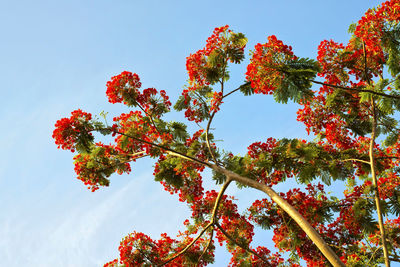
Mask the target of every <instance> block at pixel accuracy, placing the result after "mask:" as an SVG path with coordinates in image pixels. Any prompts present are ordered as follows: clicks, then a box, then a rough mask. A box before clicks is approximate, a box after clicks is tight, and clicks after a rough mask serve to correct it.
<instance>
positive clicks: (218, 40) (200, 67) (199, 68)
mask: <svg viewBox="0 0 400 267" xmlns="http://www.w3.org/2000/svg"><path fill="white" fill-rule="evenodd" d="M230 32H231V30H229V26H228V25H225V26H223V27H218V28H215V29H214V31H213V33H212V35H211V36H210V37H209V38H208V39H207V42H206V46H205V47H204V48H203V49H200V50H198V51H197V52H196V53H194V54H190V56H188V57H187V58H186V70H187V72H188V74H189V83H190V84H191V85H193V86H194V87H192V88H190V90H196V89H197V87H200V86H205V85H209V84H210V82H209V81H208V79H207V73H206V70H207V67H209V66H208V63H207V57H208V56H209V55H210V54H211V53H212V52H214V51H216V50H218V52H220V51H221V52H222V51H223V50H224V48H225V47H224V46H226V45H227V42H228V39H227V35H228V33H230ZM243 49H244V47H243ZM221 67H222V66H221Z"/></svg>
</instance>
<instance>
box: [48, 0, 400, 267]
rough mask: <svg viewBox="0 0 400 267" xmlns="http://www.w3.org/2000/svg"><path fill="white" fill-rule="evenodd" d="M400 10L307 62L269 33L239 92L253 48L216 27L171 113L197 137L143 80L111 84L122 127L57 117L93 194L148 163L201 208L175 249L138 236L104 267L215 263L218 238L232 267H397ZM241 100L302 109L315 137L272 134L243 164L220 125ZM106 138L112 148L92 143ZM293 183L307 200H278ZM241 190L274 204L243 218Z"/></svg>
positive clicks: (295, 194) (288, 196)
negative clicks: (280, 189) (226, 146)
mask: <svg viewBox="0 0 400 267" xmlns="http://www.w3.org/2000/svg"><path fill="white" fill-rule="evenodd" d="M399 10H400V1H398V0H392V1H387V2H385V3H383V4H382V5H381V6H379V7H377V8H375V9H370V10H368V11H367V12H366V13H365V15H364V16H363V17H362V18H361V19H360V20H359V21H358V22H357V23H356V24H354V25H351V26H350V30H349V31H350V33H351V34H352V36H351V38H350V40H349V42H348V44H346V45H344V44H340V43H336V42H334V41H332V40H330V41H326V40H325V41H323V42H321V44H320V46H319V47H318V57H317V60H313V59H309V58H301V57H297V56H296V55H294V53H293V51H292V47H291V46H288V45H285V44H284V43H283V42H282V41H280V40H278V39H277V37H275V36H269V37H268V40H267V42H266V43H264V44H257V45H256V46H255V48H254V50H253V51H252V52H251V60H250V64H249V65H248V66H247V72H246V80H245V81H244V83H243V84H242V85H240V86H239V87H237V88H236V89H234V90H231V91H227V89H226V82H227V81H228V79H229V71H228V66H229V64H240V63H241V62H242V61H243V59H244V57H245V50H244V49H245V46H246V43H247V39H246V38H245V36H244V35H243V34H242V33H235V32H233V31H231V30H230V29H229V27H228V26H224V27H220V28H216V29H215V30H214V32H213V34H212V35H211V37H210V38H208V39H207V42H206V46H205V47H204V48H203V49H201V50H199V51H197V52H196V53H194V54H191V55H190V56H189V57H188V58H187V62H186V68H187V71H188V74H189V81H188V84H187V86H186V87H185V89H184V90H183V92H182V95H181V96H180V97H179V99H178V100H177V102H176V103H175V105H174V109H175V110H176V111H184V112H185V117H186V118H187V119H188V121H190V122H195V123H197V124H198V125H199V127H200V130H198V131H196V132H194V133H192V134H191V133H189V132H188V130H187V126H186V124H184V123H182V122H175V121H171V122H168V121H165V120H164V119H163V115H165V114H166V113H167V112H170V109H171V106H172V104H171V102H170V100H169V97H168V96H167V95H166V92H164V91H162V90H161V91H157V90H156V89H154V88H147V89H144V90H142V89H141V83H140V79H139V77H138V75H137V74H133V73H131V72H128V71H124V72H122V73H121V74H119V75H117V76H114V77H112V78H111V80H110V81H109V82H108V83H107V92H106V94H107V97H108V100H109V102H111V103H123V104H125V105H127V106H128V107H131V108H132V109H133V110H132V111H131V112H129V113H127V114H121V115H120V116H117V117H115V118H113V124H112V125H108V124H107V122H101V121H99V120H96V119H93V118H92V115H91V114H90V113H86V112H83V111H81V110H75V111H73V112H72V113H71V116H70V117H69V118H63V119H60V120H59V121H57V123H56V125H55V126H56V129H55V130H54V132H53V138H54V139H55V142H56V144H57V145H58V147H59V148H62V149H66V150H71V152H75V151H77V152H78V154H77V155H75V156H74V164H75V172H76V173H77V175H78V179H80V180H81V181H83V182H84V183H85V185H87V186H88V188H89V189H91V190H92V191H96V190H97V189H99V187H100V186H108V185H109V177H110V176H111V175H112V174H113V173H115V172H117V173H119V174H122V173H129V172H130V171H131V163H134V162H136V161H137V160H139V159H140V158H142V157H150V158H153V159H154V161H155V165H154V177H155V180H156V181H158V182H160V183H161V184H162V185H163V186H164V188H165V190H167V191H169V192H171V193H178V194H179V199H180V201H182V202H186V203H187V204H188V205H189V207H190V208H191V210H192V216H191V218H190V220H189V219H188V220H186V221H185V222H184V225H185V226H186V230H185V231H183V232H181V233H180V234H179V236H178V237H177V238H176V239H173V238H171V237H169V236H168V235H167V234H163V235H162V236H161V238H160V239H159V240H153V239H151V238H150V237H149V236H147V235H145V234H143V233H138V232H134V233H131V234H129V235H128V236H127V237H125V238H124V239H123V240H122V241H121V244H120V246H119V252H120V257H119V259H116V260H114V261H111V262H109V263H107V264H106V265H105V266H119V265H120V264H122V265H124V266H191V265H196V266H206V265H207V264H209V263H212V262H213V260H214V255H213V251H214V249H215V245H214V243H215V237H216V240H218V242H219V243H220V244H221V245H222V244H225V245H226V246H227V249H228V250H229V251H230V252H231V254H232V259H231V265H232V266H250V265H251V266H286V265H289V266H299V264H300V262H299V259H303V260H304V261H306V262H307V264H308V265H309V266H326V265H328V263H330V264H332V265H333V266H344V264H346V265H347V266H375V265H378V264H381V263H385V265H386V266H390V261H397V262H400V257H399V256H398V254H397V253H398V252H399V249H400V235H399V232H400V217H399V215H400V177H399V174H398V171H399V163H400V140H399V133H400V132H399V129H398V126H397V124H398V120H397V119H396V117H398V112H399V111H400V80H399V77H400V76H399V72H400V51H399V49H400V45H399V44H400V25H399V21H400V12H399ZM317 77H319V78H317ZM314 85H316V87H318V86H319V88H316V87H313V86H314ZM313 89H314V90H313ZM240 92H241V93H243V94H244V95H245V96H250V95H257V94H265V95H273V97H274V98H275V100H276V101H277V102H280V103H287V102H288V101H289V100H291V101H294V102H296V103H298V104H300V105H301V108H300V109H299V111H298V113H297V115H298V120H299V121H301V122H303V123H304V124H305V125H306V129H307V131H308V133H309V134H310V133H312V134H313V136H314V137H315V139H314V141H306V140H301V139H285V138H284V139H280V140H277V139H275V138H272V137H270V138H266V140H265V141H264V142H255V143H253V144H250V145H249V146H248V153H247V154H246V155H244V156H240V155H234V154H233V153H232V152H226V151H221V150H220V149H218V147H217V146H216V144H215V139H214V136H213V134H212V131H211V129H212V128H211V125H212V122H213V119H214V117H215V115H216V114H217V113H218V112H219V110H220V108H222V107H223V105H222V104H223V102H224V101H227V100H228V99H229V96H230V95H231V94H233V93H240ZM96 132H98V133H101V134H103V135H111V136H113V137H114V142H113V143H110V144H103V143H101V142H95V141H94V139H95V138H94V133H96ZM205 168H210V169H212V171H213V175H212V179H213V180H214V181H215V183H217V184H221V185H222V186H221V190H220V191H219V192H216V191H206V192H204V189H203V187H202V179H203V177H202V172H203V171H204V170H205ZM288 179H295V180H296V182H297V183H299V184H303V185H304V187H305V190H301V189H300V188H293V189H290V190H289V191H287V192H286V193H276V192H275V191H274V190H273V187H274V186H275V185H276V184H279V183H284V182H285V181H286V180H288ZM233 181H235V182H236V183H237V185H238V186H239V187H241V188H243V189H244V190H245V188H247V187H252V188H255V189H257V190H260V191H263V192H265V193H266V194H267V195H268V196H269V199H260V200H257V201H255V202H254V203H253V204H252V205H251V206H250V207H249V208H248V211H247V213H246V214H240V213H239V212H238V209H237V206H236V204H235V203H234V199H233V198H231V197H229V196H227V195H226V194H225V190H226V188H227V187H228V186H229V185H230V184H231V183H232V182H233ZM332 181H345V182H346V190H345V191H344V192H343V196H341V194H340V192H336V193H337V195H336V196H332V195H329V194H328V193H327V192H326V189H325V187H326V186H329V185H330V184H331V182H332ZM323 184H325V185H323ZM383 217H386V221H384V219H383ZM254 225H256V226H260V227H262V228H265V229H272V230H273V232H274V237H273V241H274V242H275V246H276V247H277V248H278V249H279V253H271V251H270V250H269V249H268V248H266V247H262V246H259V247H256V248H253V247H252V245H251V243H252V237H253V235H254V231H253V230H254ZM214 236H215V237H214ZM294 251H295V252H296V253H291V254H290V257H289V258H288V259H286V260H285V259H284V258H283V256H284V255H283V253H285V252H294Z"/></svg>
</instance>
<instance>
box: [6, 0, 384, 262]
mask: <svg viewBox="0 0 400 267" xmlns="http://www.w3.org/2000/svg"><path fill="white" fill-rule="evenodd" d="M381 2H382V1H377V0H371V1H365V0H352V1H349V0H346V1H345V0H326V1H321V0H318V1H317V0H313V1H312V0H310V1H305V0H303V1H295V0H284V1H270V0H259V1H256V0H248V1H243V0H241V1H237V0H229V1H228V0H222V1H217V0H214V1H211V0H205V1H188V0H186V1H178V0H174V1H161V0H160V1H154V0H147V1H135V0H130V1H128V0H125V1H122V0H113V1H110V0H109V1H105V0H96V1H77V0H69V1H50V0H49V1H44V0H36V1H22V0H21V1H19V0H16V1H5V0H0V33H1V39H0V40H1V41H0V77H1V85H0V90H1V98H0V99H1V100H0V101H1V105H0V119H1V131H0V151H1V152H2V153H1V154H0V203H1V208H2V209H1V213H0V259H1V260H0V265H1V266H78V267H79V266H89V267H90V266H101V265H102V264H104V263H105V262H107V261H109V260H112V259H114V258H115V257H117V255H118V250H117V249H118V245H119V241H120V240H121V239H122V238H123V237H124V236H125V235H127V234H128V233H130V232H132V231H134V230H136V231H141V232H144V233H146V234H148V235H150V236H152V237H153V238H159V236H160V233H162V232H167V233H168V234H169V235H170V236H173V237H174V236H175V234H176V233H177V231H178V230H179V229H183V225H182V222H183V220H184V219H185V218H186V217H187V216H188V215H189V210H188V208H187V207H186V206H185V205H184V204H182V203H180V202H178V200H177V198H176V197H175V196H170V195H169V193H167V192H165V191H163V190H162V187H161V185H160V184H158V183H155V182H154V181H153V178H152V171H153V170H152V168H151V166H152V162H150V161H146V160H143V161H140V162H139V164H135V165H134V166H132V170H133V171H132V173H131V174H130V175H125V176H119V175H114V176H113V177H112V180H111V186H110V187H108V188H102V189H100V190H98V191H97V192H95V193H91V192H90V191H88V190H87V189H86V188H85V186H84V185H83V183H81V182H80V181H78V180H77V179H76V178H75V177H76V176H75V173H74V171H73V164H72V154H71V153H70V152H68V151H61V150H57V148H56V145H55V144H54V141H53V139H52V138H51V134H52V131H53V128H54V123H55V122H56V120H58V119H59V118H61V117H66V116H69V114H70V112H71V111H72V110H75V109H77V108H81V109H83V110H85V111H88V112H91V113H93V114H99V113H100V112H101V111H102V110H106V111H110V115H111V116H112V115H118V114H119V113H121V112H124V111H126V109H125V108H124V107H123V106H120V105H112V104H109V103H108V102H107V100H106V97H105V83H106V82H107V80H109V79H110V77H111V76H114V75H116V74H119V73H120V72H121V71H124V70H128V71H132V72H136V73H137V74H138V75H139V76H140V77H141V80H142V83H143V86H144V87H145V88H147V87H155V88H157V89H164V90H166V91H167V93H168V94H169V95H170V96H171V98H172V100H176V99H177V97H178V95H179V94H180V92H181V90H182V87H183V85H184V84H185V82H186V80H187V74H186V70H185V58H186V56H188V55H189V54H190V53H194V52H195V51H197V50H198V49H201V48H202V47H203V46H204V44H205V40H206V39H207V37H208V36H209V35H210V34H211V32H212V30H213V29H214V28H215V27H219V26H223V25H226V24H228V25H230V28H231V29H232V30H233V31H235V32H243V33H244V34H245V35H246V36H247V38H248V40H249V42H248V46H247V47H248V51H249V49H252V48H253V47H254V45H255V44H256V43H259V42H260V43H263V42H265V41H266V38H267V36H268V35H272V34H275V35H276V36H277V37H278V39H281V40H283V41H284V43H286V44H290V45H292V46H293V48H294V52H295V54H296V55H297V56H300V57H311V58H315V57H316V48H317V46H318V44H319V43H320V41H322V40H324V39H334V40H337V41H342V42H346V41H347V39H348V37H349V35H348V34H347V29H348V26H349V24H350V23H352V22H356V21H357V20H358V19H359V18H360V17H361V16H362V14H363V13H364V12H365V11H366V10H367V9H368V8H369V7H374V6H376V5H378V4H379V3H381ZM246 62H248V57H247V59H246ZM245 67H246V64H243V65H241V66H237V67H235V68H232V72H231V74H232V75H231V80H230V82H229V84H228V87H230V88H231V89H234V88H236V87H237V86H238V85H240V83H241V82H242V81H243V80H244V70H245ZM296 109H297V107H296V106H295V105H294V104H288V105H282V104H276V103H274V101H273V99H272V97H268V96H252V97H244V96H242V95H239V94H238V95H236V96H232V97H230V98H227V100H226V102H225V103H224V105H223V106H222V111H221V112H219V113H218V115H217V117H216V119H215V121H214V124H213V126H214V127H215V128H216V130H215V135H216V139H220V140H224V141H223V142H220V143H218V145H219V146H220V147H221V148H225V149H228V150H231V151H233V152H234V153H242V154H243V153H244V152H245V150H246V147H247V146H248V145H249V144H250V143H252V142H254V141H263V140H265V139H266V138H268V137H271V136H272V137H276V138H280V137H290V138H294V137H300V138H307V137H306V135H305V131H304V128H303V127H302V125H300V124H298V123H297V122H296V114H295V112H296ZM169 116H170V118H173V119H176V120H178V119H179V120H183V116H182V115H179V114H178V115H175V114H171V115H169ZM193 129H195V128H194V127H193ZM205 176H206V177H205V179H208V177H207V175H205ZM208 184H209V183H208ZM210 186H211V185H210ZM277 189H278V190H279V189H283V188H279V187H278V188H277ZM228 192H229V193H231V194H234V195H235V196H236V197H237V198H239V199H240V200H241V201H240V202H239V203H238V204H239V207H240V208H241V209H242V210H243V209H244V208H245V207H246V206H247V205H249V204H251V201H252V200H254V198H255V197H257V196H258V197H259V196H261V195H260V194H257V193H255V191H252V190H249V189H247V190H243V191H240V192H239V191H238V190H236V189H235V188H231V189H230V191H228ZM270 236H271V235H270V234H269V233H266V232H263V231H257V234H256V241H257V242H259V243H260V244H263V245H265V246H268V247H269V248H272V247H273V244H272V242H271V241H270ZM227 262H229V258H228V257H227V255H226V254H225V253H223V252H222V250H218V253H217V257H216V264H215V265H214V266H226V264H227Z"/></svg>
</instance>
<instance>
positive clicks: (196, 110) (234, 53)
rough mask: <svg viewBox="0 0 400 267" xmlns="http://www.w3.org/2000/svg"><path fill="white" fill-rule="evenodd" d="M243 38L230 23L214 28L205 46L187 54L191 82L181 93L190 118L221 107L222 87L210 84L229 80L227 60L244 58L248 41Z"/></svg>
mask: <svg viewBox="0 0 400 267" xmlns="http://www.w3.org/2000/svg"><path fill="white" fill-rule="evenodd" d="M240 38H241V39H240ZM240 38H239V37H238V35H236V34H235V33H233V32H232V31H231V30H229V26H228V25H226V26H223V27H219V28H215V29H214V31H213V34H212V35H211V36H210V37H209V38H208V39H207V42H206V46H205V47H204V48H203V49H200V50H198V51H197V52H196V53H194V54H191V55H190V56H188V57H187V58H186V69H187V72H188V75H189V86H188V87H187V89H185V90H183V92H182V97H183V99H184V104H185V117H186V118H188V120H190V121H195V122H197V123H199V122H201V121H203V120H204V119H205V118H207V117H208V116H209V115H210V114H211V113H213V112H217V111H218V110H219V106H220V105H221V103H222V98H223V89H221V91H213V89H212V88H211V86H212V85H213V84H215V83H217V82H218V83H223V82H224V81H226V80H227V77H228V76H227V65H228V62H232V63H239V62H240V61H241V60H242V59H243V57H244V56H243V53H244V48H245V46H246V42H244V41H243V40H244V39H245V38H244V37H240ZM205 91H206V92H205ZM199 95H200V97H199Z"/></svg>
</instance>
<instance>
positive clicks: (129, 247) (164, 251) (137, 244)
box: [104, 232, 207, 267]
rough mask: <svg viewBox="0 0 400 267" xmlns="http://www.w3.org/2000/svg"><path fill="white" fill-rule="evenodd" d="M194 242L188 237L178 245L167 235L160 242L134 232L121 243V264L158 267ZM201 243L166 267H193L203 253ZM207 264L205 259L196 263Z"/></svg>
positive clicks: (162, 236) (127, 266)
mask: <svg viewBox="0 0 400 267" xmlns="http://www.w3.org/2000/svg"><path fill="white" fill-rule="evenodd" d="M192 240H193V239H192V238H190V237H186V238H185V240H183V242H182V243H178V241H177V240H174V239H172V238H170V237H169V236H168V235H167V234H161V238H160V239H159V240H153V239H151V238H150V237H149V236H147V235H145V234H143V233H139V232H133V233H131V234H129V235H128V236H126V237H125V238H124V239H123V240H122V241H121V243H120V246H119V252H120V259H119V262H120V263H121V264H124V266H126V267H136V266H143V265H146V266H150V265H151V266H158V265H161V264H162V263H164V262H165V261H166V260H168V258H169V257H171V256H173V255H174V254H175V253H178V252H179V251H180V250H181V249H183V248H184V247H185V246H186V245H187V244H189V243H190V242H191V241H192ZM200 241H204V240H203V239H200V240H199V241H198V242H197V243H196V244H194V245H193V246H192V247H191V248H190V249H189V251H188V253H185V254H183V255H182V256H180V257H178V258H176V259H175V260H174V261H172V262H170V263H168V264H167V265H165V266H167V267H179V266H186V265H191V264H193V263H194V262H196V257H199V256H200V255H201V253H202V247H201V242H200ZM199 243H200V244H199ZM117 263H118V260H114V261H112V262H110V263H107V264H108V265H107V264H106V265H104V266H105V267H108V266H110V267H111V266H115V265H116V264H117ZM113 264H114V265H113ZM206 264H207V262H206V261H205V260H204V259H201V260H200V261H198V262H196V266H205V265H206Z"/></svg>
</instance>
